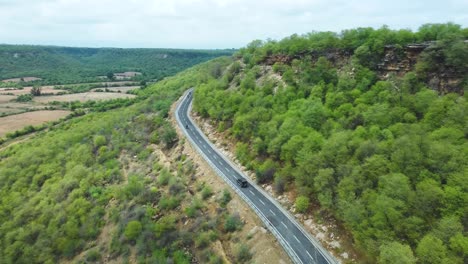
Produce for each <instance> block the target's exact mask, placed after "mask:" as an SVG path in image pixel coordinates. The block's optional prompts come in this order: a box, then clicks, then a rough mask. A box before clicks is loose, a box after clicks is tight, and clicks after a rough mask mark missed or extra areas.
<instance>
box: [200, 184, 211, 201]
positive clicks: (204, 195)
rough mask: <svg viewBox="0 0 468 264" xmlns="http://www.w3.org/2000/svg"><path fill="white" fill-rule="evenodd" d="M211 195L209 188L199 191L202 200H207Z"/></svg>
mask: <svg viewBox="0 0 468 264" xmlns="http://www.w3.org/2000/svg"><path fill="white" fill-rule="evenodd" d="M212 194H213V191H212V190H211V188H210V187H209V186H205V187H203V189H202V191H201V195H202V198H203V200H206V199H208V198H209V197H210V196H211V195H212Z"/></svg>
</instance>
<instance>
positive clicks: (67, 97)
mask: <svg viewBox="0 0 468 264" xmlns="http://www.w3.org/2000/svg"><path fill="white" fill-rule="evenodd" d="M134 97H135V95H133V94H122V93H106V92H88V93H76V94H64V95H50V96H38V97H35V98H34V102H38V103H43V104H47V103H50V102H73V101H80V102H86V101H102V100H111V99H121V98H134Z"/></svg>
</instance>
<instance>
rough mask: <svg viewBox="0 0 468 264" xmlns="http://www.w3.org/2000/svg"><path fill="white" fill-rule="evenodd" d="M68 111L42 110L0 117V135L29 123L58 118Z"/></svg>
mask: <svg viewBox="0 0 468 264" xmlns="http://www.w3.org/2000/svg"><path fill="white" fill-rule="evenodd" d="M70 113H71V112H70V111H62V110H57V111H46V110H44V111H35V112H28V113H22V114H17V115H10V116H5V117H0V136H5V135H6V134H7V133H9V132H14V131H16V130H19V129H22V128H23V127H26V126H29V125H32V126H37V125H40V124H43V123H45V122H49V121H53V120H58V119H60V118H62V117H65V116H67V115H69V114H70Z"/></svg>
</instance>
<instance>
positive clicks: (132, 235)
mask: <svg viewBox="0 0 468 264" xmlns="http://www.w3.org/2000/svg"><path fill="white" fill-rule="evenodd" d="M141 230H142V226H141V223H140V221H136V220H134V221H130V222H128V224H127V227H125V231H124V235H125V237H126V238H127V239H128V240H135V239H137V237H138V236H139V235H140V233H141Z"/></svg>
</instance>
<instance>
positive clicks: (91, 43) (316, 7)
mask: <svg viewBox="0 0 468 264" xmlns="http://www.w3.org/2000/svg"><path fill="white" fill-rule="evenodd" d="M449 21H450V22H454V23H456V24H460V25H462V26H464V27H467V26H468V1H467V0H443V1H441V0H412V1H408V0H393V1H388V0H386V1H381V0H0V43H8V44H48V45H61V46H87V47H147V48H150V47H154V48H169V47H170V48H238V47H242V46H244V45H245V44H247V43H248V42H250V41H251V40H253V39H267V38H272V39H281V38H283V37H286V36H289V35H291V34H293V33H299V34H301V33H306V32H310V31H314V30H315V31H325V30H327V31H328V30H330V31H336V32H339V31H341V30H342V29H348V28H355V27H364V26H366V27H367V26H371V27H380V26H382V25H388V26H389V27H390V28H393V29H399V28H408V29H412V30H415V29H417V28H418V27H419V26H420V25H421V24H424V23H445V22H449Z"/></svg>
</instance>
